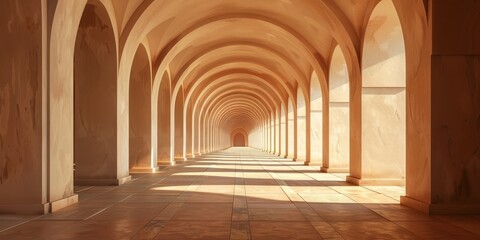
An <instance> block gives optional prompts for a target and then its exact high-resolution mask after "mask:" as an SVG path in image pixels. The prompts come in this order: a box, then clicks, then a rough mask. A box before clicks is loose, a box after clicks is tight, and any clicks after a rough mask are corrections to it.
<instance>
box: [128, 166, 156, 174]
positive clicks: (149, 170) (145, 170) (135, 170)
mask: <svg viewBox="0 0 480 240" xmlns="http://www.w3.org/2000/svg"><path fill="white" fill-rule="evenodd" d="M159 170H160V169H159V167H154V168H151V167H150V168H141V167H133V168H130V170H129V171H130V173H155V172H158V171H159Z"/></svg>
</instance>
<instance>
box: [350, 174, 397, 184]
mask: <svg viewBox="0 0 480 240" xmlns="http://www.w3.org/2000/svg"><path fill="white" fill-rule="evenodd" d="M347 182H349V183H353V184H355V185H359V186H405V179H363V178H362V179H360V178H356V177H352V176H347Z"/></svg>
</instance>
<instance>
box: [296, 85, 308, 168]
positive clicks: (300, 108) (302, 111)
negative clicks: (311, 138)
mask: <svg viewBox="0 0 480 240" xmlns="http://www.w3.org/2000/svg"><path fill="white" fill-rule="evenodd" d="M306 157H307V106H306V102H305V95H304V94H303V92H302V89H300V88H298V89H297V159H296V160H299V161H305V160H306Z"/></svg>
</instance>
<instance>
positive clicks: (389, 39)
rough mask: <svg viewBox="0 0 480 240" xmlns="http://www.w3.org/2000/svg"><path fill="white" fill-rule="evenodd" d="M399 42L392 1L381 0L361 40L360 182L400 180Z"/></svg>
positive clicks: (402, 71) (402, 70)
mask: <svg viewBox="0 0 480 240" xmlns="http://www.w3.org/2000/svg"><path fill="white" fill-rule="evenodd" d="M404 42H405V41H404V37H403V31H402V26H401V24H400V19H399V17H398V15H397V11H396V9H395V6H394V4H393V2H392V1H391V0H384V1H381V2H380V3H378V4H377V5H376V7H375V9H374V10H373V12H372V13H371V15H370V18H369V21H368V25H367V27H366V30H365V36H364V40H363V57H362V167H361V171H362V176H361V179H359V180H358V181H359V183H360V184H376V185H378V184H395V185H404V183H405V154H406V149H405V146H406V140H405V137H406V134H405V133H406V112H405V108H406V106H405V102H406V100H405V98H406V91H405V90H406V88H405V87H406V61H405V44H404Z"/></svg>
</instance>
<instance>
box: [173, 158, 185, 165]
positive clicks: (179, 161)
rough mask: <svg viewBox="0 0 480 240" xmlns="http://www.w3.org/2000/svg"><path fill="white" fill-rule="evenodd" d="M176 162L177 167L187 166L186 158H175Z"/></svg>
mask: <svg viewBox="0 0 480 240" xmlns="http://www.w3.org/2000/svg"><path fill="white" fill-rule="evenodd" d="M174 161H175V165H177V164H185V162H186V161H187V158H184V157H176V158H174Z"/></svg>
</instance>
